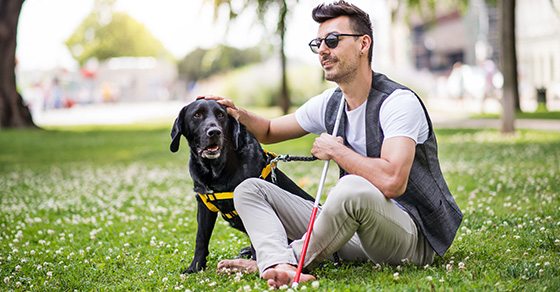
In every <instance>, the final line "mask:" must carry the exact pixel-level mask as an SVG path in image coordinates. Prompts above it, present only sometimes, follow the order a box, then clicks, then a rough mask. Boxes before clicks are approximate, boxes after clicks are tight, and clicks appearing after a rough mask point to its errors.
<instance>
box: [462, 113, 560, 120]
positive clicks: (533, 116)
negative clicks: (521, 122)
mask: <svg viewBox="0 0 560 292" xmlns="http://www.w3.org/2000/svg"><path fill="white" fill-rule="evenodd" d="M472 118H476V119H499V118H500V114H477V115H473V116H472ZM515 118H517V119H528V120H560V111H535V112H517V113H515Z"/></svg>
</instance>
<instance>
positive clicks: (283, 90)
mask: <svg viewBox="0 0 560 292" xmlns="http://www.w3.org/2000/svg"><path fill="white" fill-rule="evenodd" d="M280 9H281V11H280V19H279V20H278V32H279V33H280V60H281V62H282V81H281V82H282V83H281V85H280V100H279V101H278V104H279V106H280V108H281V109H282V112H283V113H284V114H287V113H288V111H289V110H290V103H291V102H290V93H289V92H288V76H287V74H288V73H287V71H288V68H287V64H286V53H285V52H284V46H285V42H284V37H285V34H286V15H287V14H288V5H287V4H286V1H283V5H282V7H281V8H280Z"/></svg>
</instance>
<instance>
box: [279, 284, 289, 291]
mask: <svg viewBox="0 0 560 292" xmlns="http://www.w3.org/2000/svg"><path fill="white" fill-rule="evenodd" d="M288 288H289V287H288V285H286V284H284V285H282V286H280V288H279V289H280V290H288Z"/></svg>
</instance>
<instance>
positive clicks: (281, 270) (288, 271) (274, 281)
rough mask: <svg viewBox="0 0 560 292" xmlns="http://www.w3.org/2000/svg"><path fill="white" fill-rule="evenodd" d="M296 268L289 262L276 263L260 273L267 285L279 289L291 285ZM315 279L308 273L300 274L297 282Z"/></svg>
mask: <svg viewBox="0 0 560 292" xmlns="http://www.w3.org/2000/svg"><path fill="white" fill-rule="evenodd" d="M296 273H297V268H296V267H294V266H292V265H289V264H278V265H276V266H275V267H273V268H269V269H267V270H266V271H264V273H263V274H262V278H263V279H266V280H267V282H268V286H270V287H273V288H274V289H279V288H280V287H282V286H284V285H288V286H291V285H292V282H294V278H295V277H296ZM314 280H316V279H315V277H314V276H312V275H308V274H303V273H302V274H301V275H300V277H299V283H305V282H308V281H314Z"/></svg>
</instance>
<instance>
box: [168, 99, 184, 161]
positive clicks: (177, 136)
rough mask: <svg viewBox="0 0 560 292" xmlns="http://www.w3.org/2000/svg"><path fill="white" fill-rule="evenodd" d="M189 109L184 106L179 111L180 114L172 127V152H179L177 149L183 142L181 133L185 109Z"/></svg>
mask: <svg viewBox="0 0 560 292" xmlns="http://www.w3.org/2000/svg"><path fill="white" fill-rule="evenodd" d="M186 110H187V107H186V106H184V107H183V108H182V109H181V111H180V112H179V115H178V116H177V118H176V119H175V123H173V128H171V139H172V141H171V145H169V150H171V152H177V150H179V144H180V142H181V135H182V134H183V132H184V131H183V130H185V129H183V124H184V123H183V119H184V117H183V116H184V114H185V111H186Z"/></svg>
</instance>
